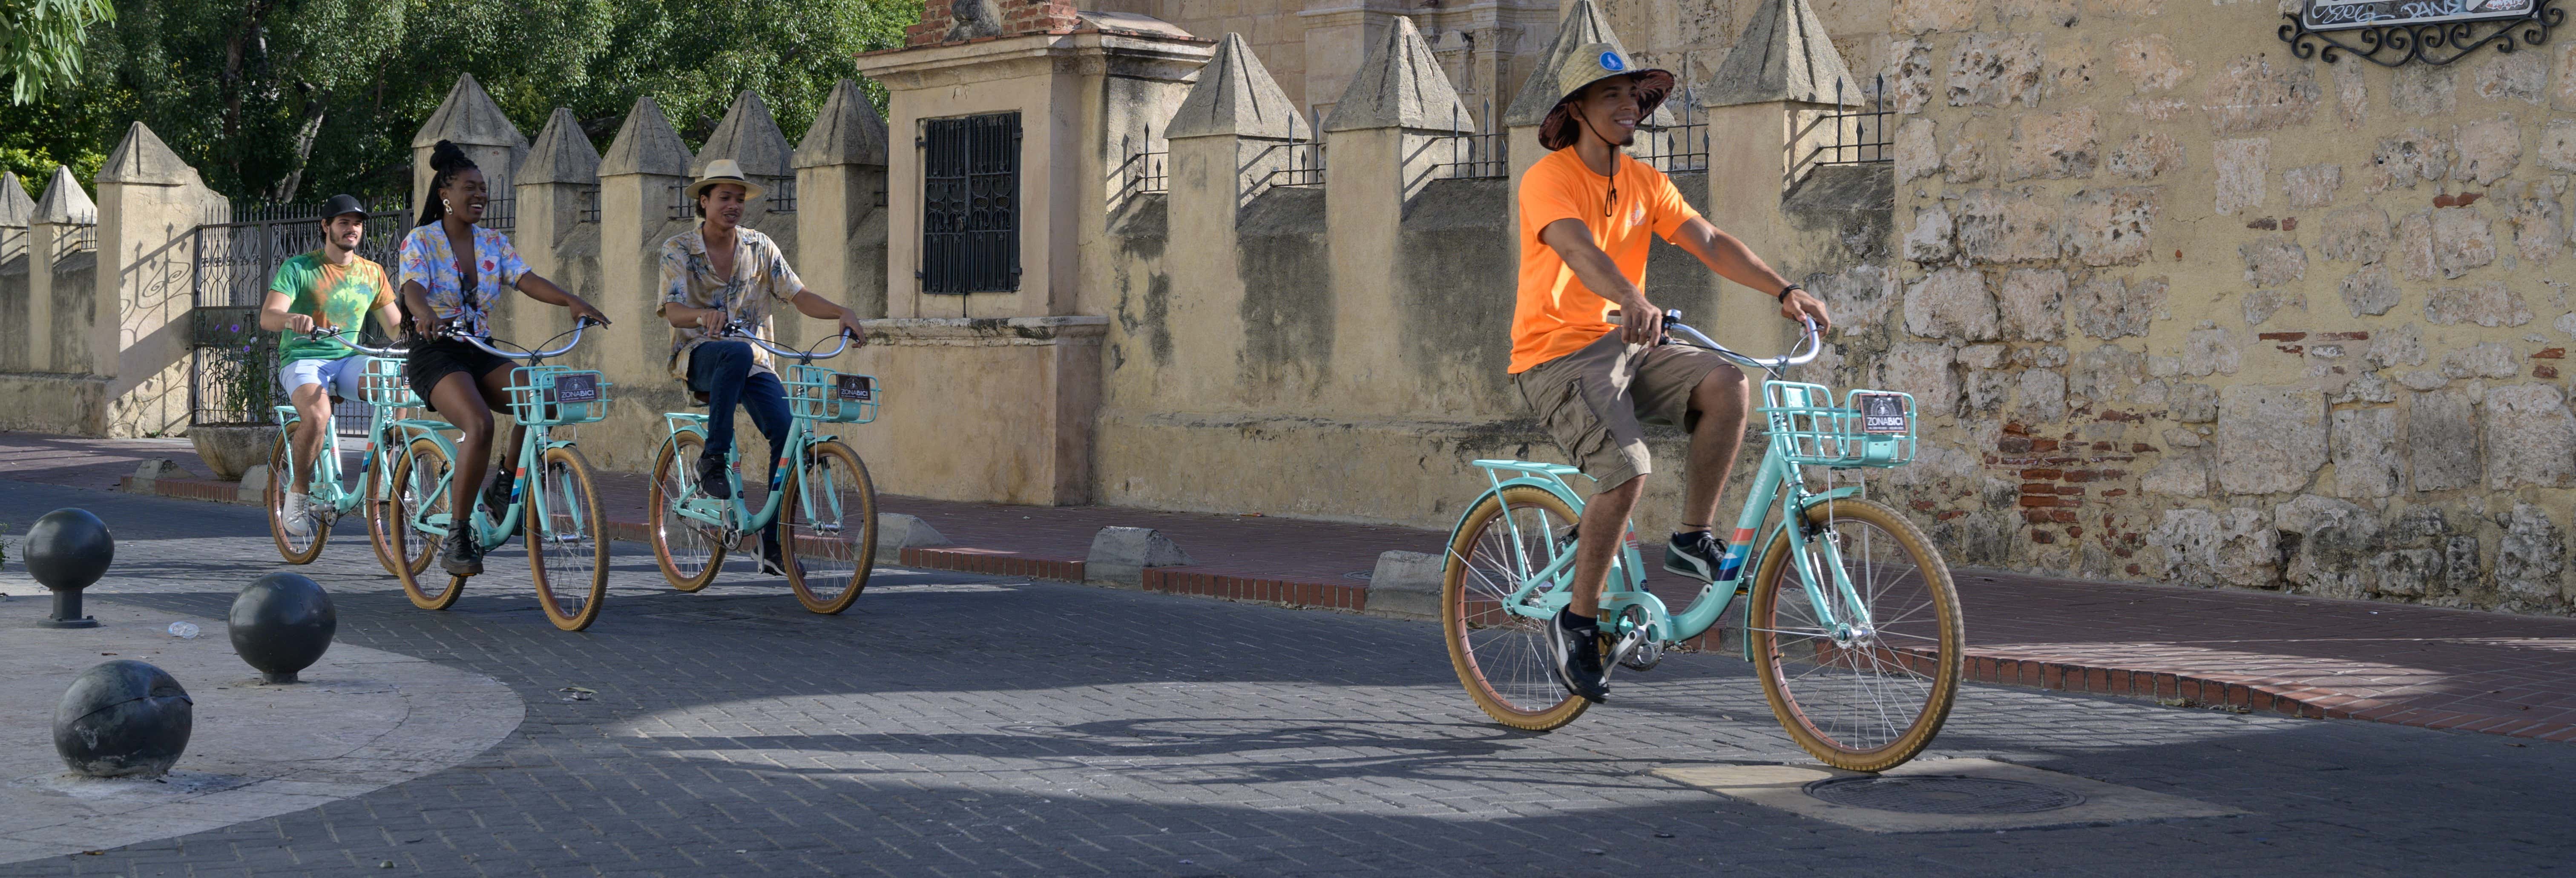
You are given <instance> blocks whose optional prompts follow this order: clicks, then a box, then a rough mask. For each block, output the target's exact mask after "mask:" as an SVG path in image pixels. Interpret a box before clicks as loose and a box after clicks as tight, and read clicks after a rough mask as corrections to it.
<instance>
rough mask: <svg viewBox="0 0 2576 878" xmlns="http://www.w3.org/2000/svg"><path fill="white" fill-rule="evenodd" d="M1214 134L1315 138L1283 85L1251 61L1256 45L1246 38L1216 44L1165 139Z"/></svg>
mask: <svg viewBox="0 0 2576 878" xmlns="http://www.w3.org/2000/svg"><path fill="white" fill-rule="evenodd" d="M1210 134H1233V135H1238V136H1242V137H1267V138H1272V139H1277V140H1308V139H1312V138H1313V137H1314V130H1313V129H1312V128H1311V127H1310V126H1308V125H1307V124H1306V117H1305V116H1303V115H1300V114H1299V113H1298V112H1297V105H1296V104H1295V103H1294V102H1291V101H1289V100H1288V92H1287V91H1285V90H1282V89H1281V88H1280V87H1279V82H1278V81H1277V80H1274V79H1271V78H1270V71H1269V70H1268V69H1266V68H1264V67H1262V66H1261V59H1260V58H1257V57H1254V56H1253V54H1252V44H1251V43H1248V42H1245V41H1244V39H1243V35H1242V34H1236V33H1229V34H1226V35H1225V39H1223V40H1221V41H1219V42H1218V43H1217V44H1216V57H1214V58H1211V59H1209V60H1208V63H1207V66H1205V67H1201V68H1199V81H1198V84H1196V85H1193V86H1190V93H1189V96H1188V97H1185V98H1182V99H1181V109H1180V111H1179V112H1176V113H1173V114H1172V121H1171V124H1170V126H1169V128H1168V129H1167V130H1165V131H1164V132H1163V139H1165V140H1170V139H1172V138H1175V137H1202V136H1206V135H1210Z"/></svg>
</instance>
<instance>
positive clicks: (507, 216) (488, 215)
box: [475, 198, 519, 232]
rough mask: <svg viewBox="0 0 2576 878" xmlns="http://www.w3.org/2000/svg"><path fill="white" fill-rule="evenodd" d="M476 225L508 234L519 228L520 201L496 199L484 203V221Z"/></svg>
mask: <svg viewBox="0 0 2576 878" xmlns="http://www.w3.org/2000/svg"><path fill="white" fill-rule="evenodd" d="M475 225H479V226H482V227H484V228H487V229H491V230H494V231H500V232H507V231H511V230H513V229H516V228H518V227H519V200H518V199H516V198H494V199H490V200H488V201H485V202H484V203H483V221H482V222H479V223H476V224H475Z"/></svg>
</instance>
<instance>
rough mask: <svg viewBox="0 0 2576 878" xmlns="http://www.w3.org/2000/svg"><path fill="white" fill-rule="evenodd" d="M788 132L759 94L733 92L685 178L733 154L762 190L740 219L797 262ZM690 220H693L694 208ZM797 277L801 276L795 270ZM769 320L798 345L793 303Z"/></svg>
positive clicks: (782, 338)
mask: <svg viewBox="0 0 2576 878" xmlns="http://www.w3.org/2000/svg"><path fill="white" fill-rule="evenodd" d="M788 154H789V147H788V145H787V135H786V134H784V133H781V132H780V131H779V130H778V121H777V120H776V119H774V118H772V117H771V116H770V115H769V103H768V102H767V101H763V100H761V99H760V95H758V94H756V93H754V92H752V91H750V90H748V89H745V90H744V91H743V92H742V93H740V94H737V95H734V98H733V106H732V107H730V108H728V109H726V110H725V115H724V120H723V121H720V122H717V123H716V130H715V131H714V133H711V134H708V135H707V143H706V145H705V146H703V147H699V149H698V154H697V157H696V158H694V159H692V160H690V162H689V179H691V180H695V179H697V178H698V175H699V174H702V173H704V172H705V171H706V169H707V163H708V162H712V161H715V160H717V159H732V160H734V162H735V163H737V164H740V165H742V173H743V176H746V177H750V178H752V181H753V182H756V183H759V184H760V187H761V189H762V190H763V194H762V195H761V197H760V199H759V200H756V201H753V202H752V203H750V204H747V205H744V206H743V212H742V224H743V226H745V227H747V228H751V229H757V230H759V231H760V232H761V233H762V234H765V235H768V236H769V238H770V240H772V241H775V242H777V243H778V249H779V251H780V252H783V253H785V254H787V264H789V265H792V266H802V265H804V264H805V263H804V261H803V260H802V259H801V258H799V257H800V256H801V255H802V253H801V249H800V248H799V247H797V237H798V236H797V227H798V224H797V222H796V213H797V195H796V176H795V173H796V172H795V169H793V168H791V167H789V165H788V162H787V159H788ZM682 212H683V213H686V214H688V217H687V219H688V221H689V222H692V223H694V222H696V221H697V214H696V213H695V212H693V211H682ZM799 277H800V279H801V277H802V275H801V274H800V275H799ZM771 315H772V318H773V319H772V320H771V323H772V324H773V325H774V326H775V327H776V328H777V332H778V337H777V341H778V343H780V344H785V345H798V344H803V343H804V339H805V337H806V336H807V335H808V333H807V332H806V322H807V321H806V318H805V316H804V315H802V314H800V313H798V312H797V311H796V309H794V308H777V309H773V310H772V311H771Z"/></svg>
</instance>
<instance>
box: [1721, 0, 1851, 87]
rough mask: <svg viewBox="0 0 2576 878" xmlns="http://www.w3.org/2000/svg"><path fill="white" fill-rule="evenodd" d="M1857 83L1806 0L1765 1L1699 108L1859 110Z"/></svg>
mask: <svg viewBox="0 0 2576 878" xmlns="http://www.w3.org/2000/svg"><path fill="white" fill-rule="evenodd" d="M1860 100H1861V91H1860V83H1859V82H1858V81H1857V80H1854V79H1852V75H1851V68H1849V67H1846V66H1844V65H1843V54H1842V53H1841V52H1838V51H1835V50H1834V43H1833V41H1832V40H1830V39H1827V38H1826V37H1825V25H1824V23H1823V22H1822V21H1819V20H1818V19H1817V18H1816V8H1815V7H1814V6H1812V5H1809V4H1808V2H1807V0H1765V2H1764V3H1763V4H1762V7H1761V8H1759V9H1756V10H1754V11H1753V22H1752V23H1751V24H1748V25H1745V27H1744V34H1743V35H1742V36H1740V37H1737V38H1736V40H1735V48H1734V49H1732V50H1730V51H1728V52H1727V53H1726V62H1725V63H1723V64H1719V65H1718V66H1717V75H1716V76H1714V77H1711V78H1710V80H1709V88H1708V95H1707V97H1705V98H1703V99H1702V100H1701V103H1700V106H1704V107H1731V106H1735V105H1737V104H1752V103H1761V102H1764V101H1798V102H1802V103H1810V104H1845V105H1858V104H1859V102H1860Z"/></svg>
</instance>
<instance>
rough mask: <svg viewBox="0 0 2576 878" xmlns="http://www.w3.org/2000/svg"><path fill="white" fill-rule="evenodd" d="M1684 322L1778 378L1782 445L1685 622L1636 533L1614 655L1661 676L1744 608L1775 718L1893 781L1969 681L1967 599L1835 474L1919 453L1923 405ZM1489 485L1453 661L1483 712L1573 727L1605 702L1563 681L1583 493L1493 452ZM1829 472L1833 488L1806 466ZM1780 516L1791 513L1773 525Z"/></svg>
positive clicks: (1685, 335) (1904, 530) (1817, 749)
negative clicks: (1791, 377)
mask: <svg viewBox="0 0 2576 878" xmlns="http://www.w3.org/2000/svg"><path fill="white" fill-rule="evenodd" d="M1680 318H1681V312H1679V311H1673V312H1669V313H1668V316H1667V322H1666V324H1665V325H1666V326H1667V327H1668V330H1667V332H1668V333H1669V334H1671V335H1674V336H1679V338H1668V339H1667V341H1666V343H1672V344H1689V345H1692V346H1695V347H1700V348H1705V349H1708V350H1710V351H1714V352H1717V353H1718V354H1720V355H1722V356H1724V357H1726V358H1727V359H1729V360H1732V361H1734V362H1736V363H1739V364H1742V365H1744V366H1746V367H1748V368H1758V369H1761V370H1763V372H1764V373H1765V374H1766V376H1769V377H1768V378H1767V379H1766V380H1765V381H1763V383H1762V400H1763V405H1762V406H1761V407H1760V408H1759V409H1757V410H1756V413H1757V414H1759V415H1760V416H1762V417H1763V418H1764V421H1765V425H1766V432H1767V434H1768V436H1769V439H1770V443H1769V447H1768V448H1767V449H1765V450H1764V452H1763V455H1762V464H1761V468H1760V470H1759V471H1758V472H1757V473H1756V474H1755V477H1754V482H1753V486H1752V490H1751V492H1749V493H1748V494H1747V495H1746V497H1745V501H1744V508H1743V511H1742V512H1741V513H1739V514H1738V516H1737V519H1736V527H1735V534H1734V537H1733V539H1732V540H1730V547H1729V548H1728V550H1727V554H1726V557H1725V558H1724V559H1723V561H1722V562H1721V563H1720V566H1719V569H1718V572H1717V579H1716V581H1714V582H1709V583H1704V584H1702V583H1698V582H1697V581H1696V580H1693V581H1692V582H1693V584H1695V585H1699V586H1700V587H1699V590H1698V593H1697V594H1696V595H1694V596H1693V597H1692V598H1691V600H1690V603H1689V605H1688V606H1686V607H1683V608H1682V609H1681V610H1680V611H1679V612H1674V611H1672V610H1670V609H1668V608H1667V607H1666V606H1665V604H1664V602H1663V600H1662V599H1660V598H1658V597H1656V596H1655V595H1654V594H1653V593H1651V592H1649V591H1647V589H1646V564H1645V559H1644V558H1642V557H1641V556H1640V553H1639V551H1638V543H1637V538H1636V535H1635V532H1634V528H1633V526H1628V525H1625V523H1623V527H1628V532H1627V544H1626V547H1625V548H1623V549H1622V550H1621V551H1620V552H1618V553H1617V554H1616V556H1615V557H1614V558H1613V559H1612V562H1611V564H1612V566H1611V570H1610V580H1609V584H1608V585H1607V587H1606V588H1604V589H1603V592H1602V595H1601V607H1600V609H1599V611H1598V612H1599V616H1598V618H1599V619H1600V620H1601V628H1602V637H1603V639H1604V640H1605V641H1606V644H1605V647H1604V653H1603V654H1604V656H1605V657H1607V658H1609V659H1611V660H1613V661H1615V662H1616V664H1617V666H1619V667H1625V668H1628V669H1630V670H1636V671H1644V670H1649V669H1652V668H1653V667H1654V666H1655V665H1656V664H1657V663H1658V662H1660V661H1662V660H1663V657H1664V655H1665V654H1666V652H1667V651H1668V650H1670V649H1671V648H1673V647H1676V646H1678V645H1679V644H1681V643H1683V642H1686V641H1689V640H1691V639H1693V638H1696V637H1699V636H1700V635H1702V634H1704V633H1707V632H1708V631H1709V629H1710V628H1712V627H1715V626H1716V625H1717V624H1718V622H1719V620H1720V619H1721V617H1723V616H1724V615H1725V614H1726V611H1727V609H1728V608H1729V606H1730V605H1732V604H1733V602H1734V601H1735V599H1736V598H1738V597H1747V596H1749V597H1750V598H1751V602H1750V604H1749V605H1748V606H1747V607H1746V613H1745V617H1744V622H1743V629H1744V638H1743V643H1744V651H1745V657H1746V658H1747V659H1749V660H1751V661H1752V662H1753V663H1754V665H1755V668H1756V671H1757V673H1758V676H1759V677H1760V678H1761V680H1762V692H1763V695H1764V696H1765V698H1766V699H1767V700H1768V701H1769V702H1770V705H1771V712H1772V714H1773V715H1775V716H1777V717H1778V718H1779V720H1780V725H1781V726H1782V727H1783V728H1785V729H1787V730H1788V732H1789V735H1790V737H1792V738H1794V739H1796V740H1797V742H1798V745H1799V746H1800V747H1801V748H1803V749H1805V750H1806V751H1807V752H1809V753H1811V754H1814V755H1815V756H1816V758H1817V759H1820V760H1822V761H1824V762H1825V764H1827V765H1831V766H1833V767H1835V768H1842V769H1848V770H1852V771H1883V770H1886V769H1888V768H1890V767H1893V766H1896V765H1899V764H1902V763H1904V762H1905V761H1906V760H1908V759H1912V758H1914V756H1915V754H1917V753H1920V752H1922V750H1923V748H1924V746H1926V745H1927V744H1929V743H1931V740H1932V737H1933V735H1934V734H1936V733H1938V732H1939V731H1940V728H1941V723H1942V722H1943V720H1945V719H1947V718H1948V717H1949V714H1950V704H1951V701H1952V699H1953V698H1954V697H1955V696H1956V694H1957V692H1958V686H1959V674H1960V663H1961V659H1960V654H1961V650H1962V648H1963V645H1964V642H1965V641H1964V639H1963V637H1964V635H1963V634H1962V633H1961V620H1960V617H1959V616H1960V614H1959V599H1958V594H1957V592H1956V591H1955V590H1954V589H1953V587H1952V585H1951V581H1950V568H1949V566H1948V565H1947V564H1945V563H1943V562H1942V560H1941V553H1940V552H1939V551H1938V550H1936V549H1934V548H1933V547H1932V543H1931V541H1930V540H1929V539H1926V538H1925V537H1924V535H1923V532H1922V530H1921V529H1919V528H1917V527H1915V525H1914V523H1913V522H1911V521H1908V520H1907V519H1906V518H1905V517H1904V516H1903V515H1901V514H1899V513H1898V512H1897V511H1896V510H1895V509H1892V508H1889V507H1888V506H1887V505H1885V504H1882V503H1878V502H1876V501H1872V500H1868V499H1864V498H1863V497H1862V496H1861V493H1862V486H1860V485H1852V486H1846V487H1839V488H1837V487H1833V484H1832V482H1833V476H1834V474H1835V473H1837V472H1841V471H1846V470H1855V469H1862V468H1884V467H1895V466H1902V465H1904V464H1906V463H1908V462H1910V461H1912V460H1913V458H1914V450H1915V441H1916V440H1915V432H1914V431H1915V426H1916V413H1915V408H1914V398H1913V397H1912V396H1910V395H1908V394H1904V393H1897V392H1893V391H1881V390H1854V391H1851V392H1850V393H1849V394H1846V395H1845V396H1844V397H1843V399H1842V401H1841V403H1840V404H1836V402H1835V400H1834V397H1833V391H1831V390H1829V389H1827V388H1825V387H1823V386H1821V385H1816V384H1804V383H1799V382H1794V381H1784V380H1780V379H1779V378H1778V377H1777V376H1778V375H1779V374H1780V373H1781V372H1782V371H1783V370H1786V369H1787V368H1789V367H1791V366H1797V365H1802V364H1805V363H1807V362H1810V361H1812V360H1814V359H1815V357H1816V354H1817V352H1818V351H1819V350H1821V349H1822V340H1821V339H1820V338H1819V337H1818V335H1817V333H1816V329H1815V325H1814V324H1812V323H1810V324H1808V326H1807V334H1806V340H1805V342H1804V347H1805V352H1804V353H1793V354H1791V355H1788V356H1782V357H1775V358H1771V359H1767V360H1766V359H1757V358H1753V357H1748V356H1745V355H1743V354H1739V353H1736V352H1734V351H1731V350H1728V349H1727V348H1726V347H1725V346H1723V345H1719V344H1718V343H1716V342H1714V341H1710V340H1709V339H1708V337H1707V336H1705V335H1702V334H1700V333H1699V331H1698V330H1695V329H1692V328H1690V327H1688V326H1684V325H1682V324H1681V323H1680V322H1679V321H1680ZM1475 465H1476V466H1477V467H1479V468H1482V469H1483V470H1484V471H1485V474H1486V481H1487V483H1488V485H1489V487H1488V488H1487V490H1486V491H1485V493H1484V495H1483V496H1481V497H1479V498H1477V499H1476V502H1474V503H1472V504H1469V506H1468V507H1467V512H1466V514H1465V515H1463V516H1461V517H1460V518H1459V521H1458V525H1457V528H1456V530H1454V531H1453V532H1452V533H1451V535H1450V541H1449V554H1448V558H1447V562H1446V564H1445V568H1446V570H1445V577H1444V580H1445V581H1444V582H1443V584H1442V588H1441V599H1440V602H1441V608H1440V611H1441V626H1442V631H1443V633H1444V634H1445V635H1446V640H1447V641H1448V645H1449V658H1450V663H1451V665H1453V666H1454V667H1455V668H1456V669H1457V671H1458V679H1459V682H1461V683H1463V684H1465V685H1466V687H1467V692H1468V694H1469V695H1470V696H1472V697H1473V698H1474V699H1475V701H1476V704H1477V706H1478V707H1481V708H1483V709H1484V711H1485V713H1486V714H1487V715H1489V716H1492V717H1493V718H1494V719H1495V720H1496V721H1499V722H1501V723H1503V724H1504V725H1507V726H1511V727H1513V728H1519V729H1528V730H1533V731H1545V730H1548V729H1554V728H1558V727H1561V726H1563V725H1565V724H1566V723H1570V722H1573V721H1574V719H1575V717H1578V716H1581V715H1582V714H1583V711H1584V708H1586V707H1587V706H1589V705H1590V702H1588V701H1585V700H1584V699H1582V698H1579V697H1576V696H1574V695H1572V694H1571V693H1568V692H1567V691H1566V689H1565V687H1564V686H1563V685H1562V684H1560V683H1558V682H1557V680H1556V678H1555V677H1554V675H1553V672H1552V671H1551V670H1550V667H1551V664H1550V661H1549V655H1548V647H1547V639H1546V638H1547V635H1546V631H1547V629H1546V628H1545V627H1544V626H1547V625H1551V624H1554V622H1553V620H1554V618H1555V616H1556V614H1557V612H1558V611H1559V610H1561V609H1563V608H1564V607H1565V605H1566V604H1567V602H1568V601H1569V600H1570V591H1569V588H1570V587H1571V585H1572V583H1573V579H1574V529H1575V524H1576V523H1577V522H1578V521H1580V520H1581V518H1582V515H1583V498H1582V497H1581V496H1580V495H1578V494H1576V492H1575V491H1574V490H1573V488H1572V487H1570V486H1568V485H1567V484H1566V481H1565V477H1566V476H1571V475H1580V474H1581V473H1580V471H1579V470H1577V469H1575V468H1573V467H1570V466H1563V465H1559V464H1550V463H1531V462H1527V461H1518V460H1479V461H1475ZM1808 469H1820V470H1822V471H1823V474H1824V480H1823V484H1822V485H1821V486H1818V485H1811V484H1810V483H1809V480H1808V476H1807V474H1806V471H1807V470H1808ZM1775 512H1776V513H1777V515H1776V517H1775V516H1774V513H1775Z"/></svg>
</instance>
